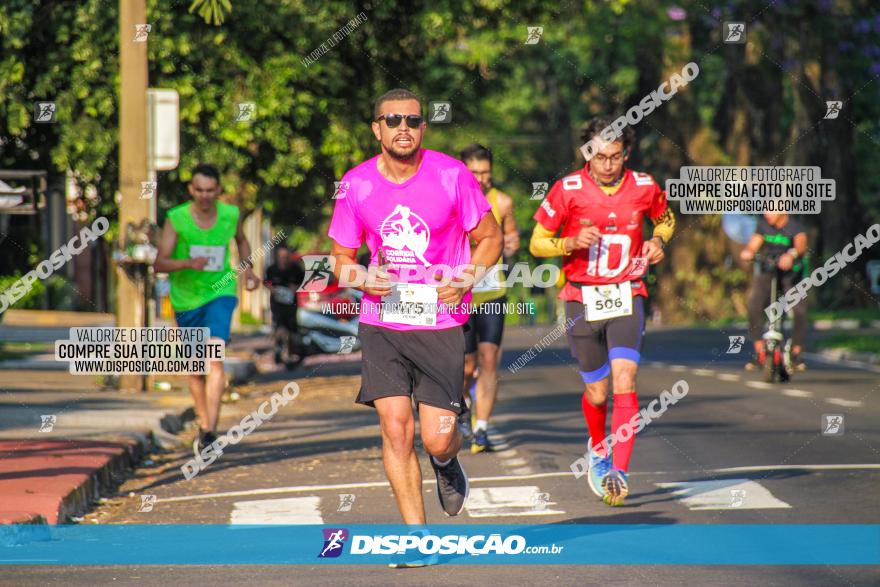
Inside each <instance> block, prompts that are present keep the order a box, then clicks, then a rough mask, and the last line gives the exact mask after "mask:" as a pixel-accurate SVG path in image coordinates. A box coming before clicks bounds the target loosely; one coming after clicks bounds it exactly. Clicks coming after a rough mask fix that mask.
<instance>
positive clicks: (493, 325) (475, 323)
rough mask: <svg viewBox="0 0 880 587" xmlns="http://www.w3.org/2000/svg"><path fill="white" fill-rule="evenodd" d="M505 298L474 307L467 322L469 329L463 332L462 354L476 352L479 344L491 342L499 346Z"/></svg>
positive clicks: (502, 329)
mask: <svg viewBox="0 0 880 587" xmlns="http://www.w3.org/2000/svg"><path fill="white" fill-rule="evenodd" d="M505 303H507V297H501V298H498V299H497V300H489V301H486V302H483V303H482V304H480V305H479V306H476V307H475V308H474V310H473V313H472V314H471V317H470V319H469V320H468V326H469V327H470V328H469V329H466V330H465V332H464V352H465V354H471V353H475V352H477V345H478V344H479V343H481V342H491V343H493V344H497V345H498V346H501V337H502V336H503V335H504V304H505Z"/></svg>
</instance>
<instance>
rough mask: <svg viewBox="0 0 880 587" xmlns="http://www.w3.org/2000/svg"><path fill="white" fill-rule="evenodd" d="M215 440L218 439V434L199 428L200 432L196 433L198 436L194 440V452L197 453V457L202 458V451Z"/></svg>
mask: <svg viewBox="0 0 880 587" xmlns="http://www.w3.org/2000/svg"><path fill="white" fill-rule="evenodd" d="M215 440H217V435H216V434H214V433H213V432H211V431H210V430H202V429H201V428H199V433H198V434H196V438H195V440H193V452H194V453H195V455H196V458H197V459H199V458H201V455H202V451H203V450H205V449H206V448H207V447H208V445H210V444H213V442H214V441H215Z"/></svg>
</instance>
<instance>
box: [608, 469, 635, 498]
mask: <svg viewBox="0 0 880 587" xmlns="http://www.w3.org/2000/svg"><path fill="white" fill-rule="evenodd" d="M602 487H603V488H604V489H605V497H603V498H602V501H604V502H605V503H607V504H608V505H614V506H618V505H623V500H624V499H626V496H627V495H629V483H628V482H627V478H626V473H624V472H623V471H621V470H620V469H611V472H610V473H608V474H607V475H605V477H604V478H603V479H602Z"/></svg>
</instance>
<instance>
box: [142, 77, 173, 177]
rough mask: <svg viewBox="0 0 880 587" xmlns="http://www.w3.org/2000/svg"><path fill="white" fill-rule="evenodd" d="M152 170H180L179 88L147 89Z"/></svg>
mask: <svg viewBox="0 0 880 587" xmlns="http://www.w3.org/2000/svg"><path fill="white" fill-rule="evenodd" d="M147 106H148V111H149V115H148V119H147V125H148V132H149V145H148V148H149V154H150V169H151V170H153V171H167V170H169V169H176V168H177V165H178V163H179V162H180V97H179V96H178V94H177V91H176V90H158V89H152V88H151V89H149V90H147Z"/></svg>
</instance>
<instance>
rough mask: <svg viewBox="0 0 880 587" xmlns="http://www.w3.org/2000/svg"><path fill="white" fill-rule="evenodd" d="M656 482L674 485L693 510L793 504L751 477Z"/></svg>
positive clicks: (671, 486) (753, 507) (676, 492)
mask: <svg viewBox="0 0 880 587" xmlns="http://www.w3.org/2000/svg"><path fill="white" fill-rule="evenodd" d="M656 485H657V487H662V488H665V489H674V491H673V492H672V493H673V494H674V495H676V496H677V497H678V500H679V501H680V502H681V503H682V504H683V505H685V506H686V507H687V508H688V509H690V510H732V509H738V510H758V509H770V508H790V507H791V506H790V505H789V504H787V503H785V502H784V501H782V500H780V499H777V498H775V497H773V494H772V493H770V492H769V491H768V490H767V489H766V488H765V487H764V486H762V485H761V484H760V483H758V482H757V481H749V480H748V479H725V480H712V481H684V482H680V483H657V484H656Z"/></svg>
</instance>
